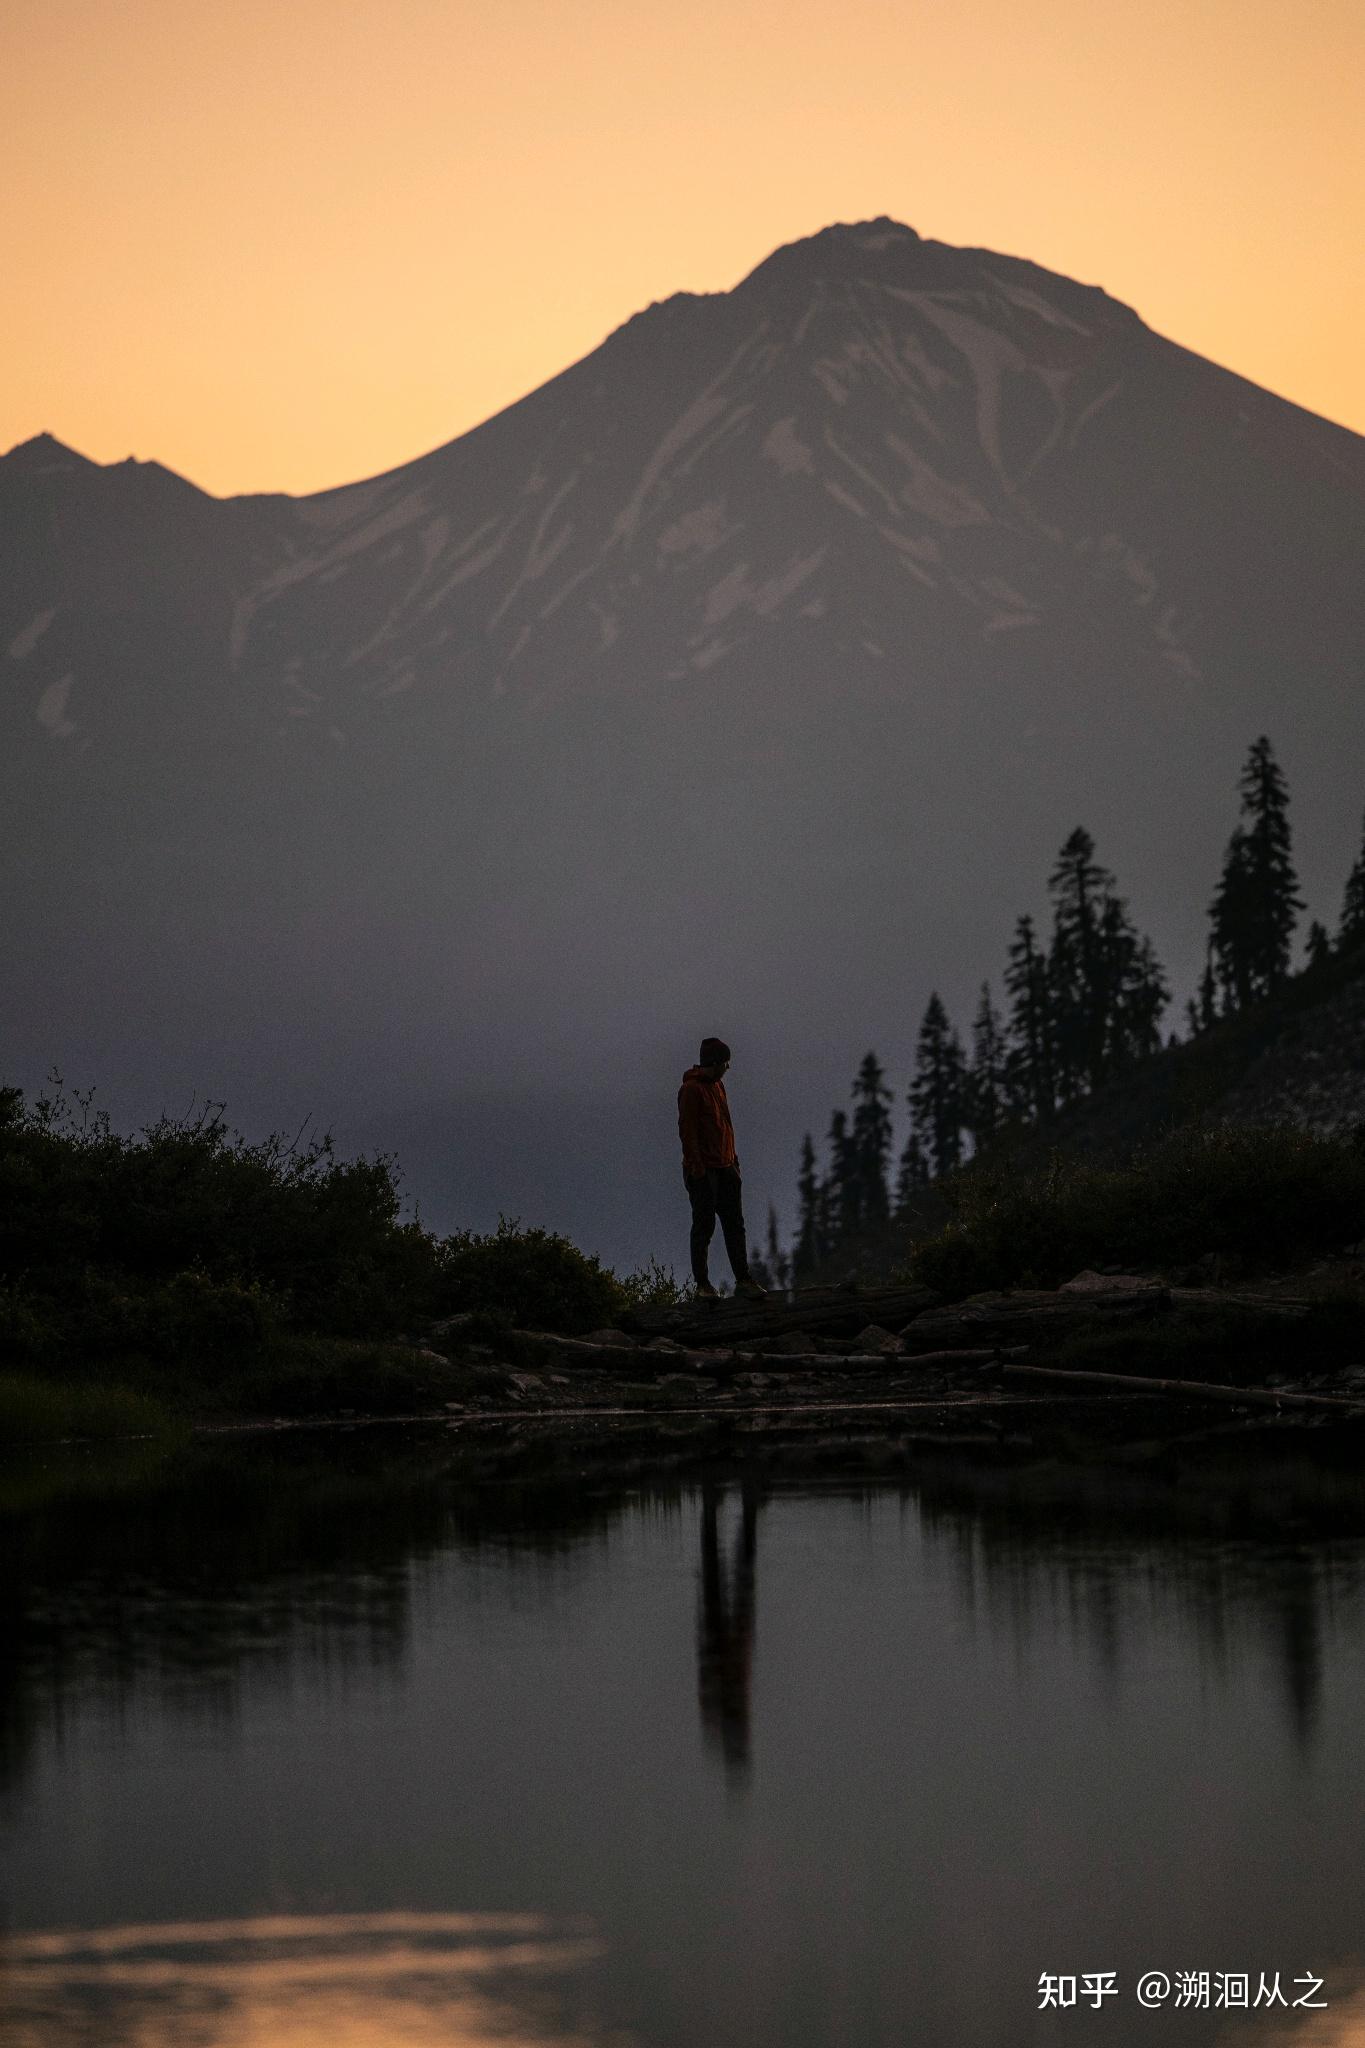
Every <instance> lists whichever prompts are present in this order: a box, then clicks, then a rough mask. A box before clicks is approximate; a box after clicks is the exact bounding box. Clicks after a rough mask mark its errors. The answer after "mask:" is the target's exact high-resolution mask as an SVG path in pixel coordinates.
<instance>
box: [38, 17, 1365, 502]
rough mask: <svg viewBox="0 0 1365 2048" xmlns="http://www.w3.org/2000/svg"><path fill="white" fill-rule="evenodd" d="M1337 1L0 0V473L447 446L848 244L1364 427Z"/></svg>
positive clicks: (327, 457)
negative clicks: (1017, 289)
mask: <svg viewBox="0 0 1365 2048" xmlns="http://www.w3.org/2000/svg"><path fill="white" fill-rule="evenodd" d="M1362 79H1365V6H1362V4H1361V0H1150V4H1147V5H1143V6H1123V5H1108V4H1105V0H933V4H921V0H908V4H907V0H898V4H890V0H845V4H842V5H835V4H831V0H788V4H785V5H782V6H778V5H775V4H760V0H738V4H735V0H728V4H720V0H698V4H694V5H692V6H691V7H687V8H680V7H676V6H673V5H669V6H663V5H658V4H652V0H577V4H573V5H571V4H567V0H481V4H477V5H468V4H451V0H7V4H6V5H5V6H4V7H3V9H0V193H2V194H3V200H2V201H0V274H2V275H3V277H4V305H5V320H4V343H3V345H4V352H5V374H4V377H3V379H0V449H4V448H8V447H9V446H10V445H11V444H12V443H14V442H15V441H19V440H23V439H25V438H27V437H28V436H29V435H30V434H34V433H37V432H39V431H40V430H42V429H44V428H46V429H49V430H50V431H51V432H53V433H55V434H57V435H59V436H60V437H61V438H62V439H63V440H66V441H69V442H71V443H72V444H73V445H74V446H76V447H78V448H80V449H81V450H82V451H83V452H85V453H86V454H88V455H91V456H94V457H95V458H97V459H98V460H100V461H104V462H108V461H114V460H119V459H121V458H122V457H124V456H126V455H128V454H135V455H138V456H140V457H143V458H146V457H152V456H155V457H156V458H157V459H159V460H160V461H162V462H165V463H167V464H168V465H169V466H170V467H172V468H174V469H177V470H179V471H181V472H182V473H183V474H184V475H186V476H189V477H191V478H192V479H193V480H194V481H195V482H196V483H199V484H201V485H203V486H204V488H205V489H208V490H211V491H214V492H219V493H229V492H234V491H247V490H287V491H296V492H298V491H310V490H318V489H322V488H325V487H327V486H329V485H332V484H339V483H345V482H349V481H351V480H352V479H355V478H358V477H362V476H366V475H370V474H373V473H374V472H376V471H379V470H382V469H386V468H391V467H393V466H394V465H395V464H397V463H401V462H404V461H407V460H408V459H409V458H411V457H413V456H415V455H418V454H420V453H422V452H423V451H425V450H426V449H428V448H430V447H433V446H435V445H437V444H438V443H440V442H442V441H446V440H449V439H451V438H452V437H453V436H454V435H456V434H458V433H461V432H462V431H464V430H465V429H466V428H468V427H471V426H474V425H476V424H477V423H478V421H479V420H481V419H484V418H486V417H487V416H488V415H489V414H490V413H492V412H495V411H497V410H498V409H499V408H500V407H501V406H503V405H506V404H508V403H509V402H511V401H512V400H513V399H515V398H518V397H520V396H521V395H522V394H523V393H524V392H526V391H528V390H530V389H531V388H532V387H533V386H534V385H536V384H538V383H540V382H542V381H543V380H544V379H545V378H547V377H549V376H552V375H553V374H554V373H555V372H556V371H558V370H560V369H563V368H564V367H565V366H566V365H567V364H568V363H569V362H571V361H573V360H574V359H575V358H576V357H578V356H581V355H583V354H585V353H586V352H587V351H588V350H589V349H591V348H593V347H595V346H596V344H597V343H598V342H599V341H600V340H602V338H603V337H604V335H606V334H607V333H608V332H609V331H610V330H611V329H612V328H613V327H615V326H617V325H619V324H620V322H621V321H622V320H624V319H626V318H627V317H628V316H629V315H630V314H631V313H632V312H634V311H636V310H638V309H639V308H640V307H641V306H644V305H646V304H648V302H649V301H650V300H651V299H656V298H661V297H665V296H667V295H668V294H669V293H670V292H673V291H676V290H679V289H687V290H693V291H714V290H721V289H725V288H728V287H729V286H731V285H733V284H735V283H736V282H738V280H739V279H740V278H741V277H742V276H743V275H744V274H745V273H746V272H747V271H748V270H750V269H752V268H753V266H754V265H755V264H756V263H757V262H759V261H760V260H761V259H762V258H763V257H764V256H765V255H766V254H767V253H768V252H769V250H771V249H772V248H773V247H775V246H776V245H777V244H778V243H781V242H786V241H791V240H794V239H795V238H797V237H799V236H801V235H805V234H808V233H811V232H813V231H814V230H815V229H817V228H819V227H823V226H825V225H827V224H828V223H829V222H831V221H834V220H855V219H862V218H866V217H869V216H872V215H875V214H881V213H887V214H891V215H893V216H894V217H896V218H897V219H900V220H903V221H906V222H908V223H909V224H910V225H911V226H912V227H915V228H917V229H918V230H919V231H920V233H921V234H923V235H926V236H932V237H935V238H937V239H939V240H942V241H948V242H956V243H964V244H976V245H981V246H985V247H988V248H993V249H999V250H1004V251H1006V252H1007V253H1009V254H1012V255H1018V256H1027V257H1030V258H1032V259H1033V260H1034V261H1036V262H1039V263H1042V264H1045V265H1047V266H1048V267H1050V268H1052V269H1056V270H1060V271H1064V272H1066V273H1067V274H1068V275H1070V276H1072V277H1076V278H1079V279H1081V280H1082V281H1084V282H1086V283H1091V284H1102V285H1104V286H1105V288H1106V289H1107V290H1109V291H1110V292H1112V293H1113V294H1114V295H1115V296H1116V297H1118V298H1121V299H1124V300H1126V301H1127V302H1128V303H1129V304H1130V305H1132V306H1134V307H1136V308H1137V310H1138V311H1139V312H1140V313H1141V314H1142V315H1143V317H1144V319H1146V320H1147V322H1148V323H1149V325H1151V326H1153V327H1155V328H1156V329H1158V330H1159V331H1160V332H1161V333H1163V334H1167V335H1170V336H1171V337H1172V338H1173V339H1175V340H1177V341H1180V342H1183V343H1184V344H1186V346H1188V347H1190V348H1193V349H1197V350H1198V351H1199V352H1200V353H1201V354H1204V355H1207V356H1210V357H1212V358H1213V359H1214V360H1215V361H1216V362H1219V363H1223V364H1226V365H1227V366H1228V367H1230V368H1232V369H1235V370H1238V371H1241V372H1242V373H1243V374H1244V375H1245V376H1248V377H1251V378H1254V379H1255V380H1256V381H1257V382H1258V383H1261V384H1264V385H1267V386H1269V388H1270V389H1271V390H1273V391H1277V392H1280V393H1282V394H1283V395H1285V396H1286V397H1289V398H1293V399H1295V400H1297V401H1298V402H1299V403H1300V404H1302V405H1305V406H1309V407H1311V408H1312V409H1314V410H1315V411H1318V412H1322V413H1325V414H1326V415H1327V416H1328V417H1329V418H1331V419H1334V420H1338V421H1341V422H1342V423H1344V424H1345V425H1347V426H1351V427H1354V428H1355V429H1357V431H1361V430H1365V345H1362V336H1363V335H1365V121H1363V120H1362V91H1361V81H1362Z"/></svg>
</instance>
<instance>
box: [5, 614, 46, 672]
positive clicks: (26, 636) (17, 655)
mask: <svg viewBox="0 0 1365 2048" xmlns="http://www.w3.org/2000/svg"><path fill="white" fill-rule="evenodd" d="M56 616H57V607H56V606H55V605H50V606H49V607H48V609H47V610H46V611H45V612H39V613H38V615H37V617H36V618H33V619H30V621H29V623H28V624H27V625H26V626H25V627H24V630H23V632H22V633H16V634H15V636H14V638H13V639H12V640H11V641H10V643H9V658H10V660H11V661H22V660H23V659H24V658H25V656H26V655H29V654H32V652H33V650H34V648H35V647H36V646H37V645H38V642H39V641H40V640H41V639H42V637H43V635H44V633H45V632H46V631H47V629H48V627H49V626H50V625H51V624H52V621H53V620H54V619H55V618H56Z"/></svg>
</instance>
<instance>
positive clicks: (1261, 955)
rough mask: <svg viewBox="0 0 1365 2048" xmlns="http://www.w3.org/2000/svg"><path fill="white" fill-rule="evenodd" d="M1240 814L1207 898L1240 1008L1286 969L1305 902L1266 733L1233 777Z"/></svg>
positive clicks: (1225, 985) (1275, 983)
mask: <svg viewBox="0 0 1365 2048" xmlns="http://www.w3.org/2000/svg"><path fill="white" fill-rule="evenodd" d="M1237 786H1238V789H1239V791H1240V793H1241V804H1242V815H1243V817H1244V818H1245V819H1247V820H1248V821H1249V822H1248V823H1246V824H1243V825H1238V827H1237V828H1236V830H1235V831H1234V832H1233V835H1232V837H1231V839H1230V840H1229V841H1228V848H1227V852H1226V854H1225V855H1224V857H1223V873H1222V876H1221V877H1220V879H1219V883H1218V888H1217V891H1216V892H1215V895H1214V899H1213V902H1212V903H1211V904H1210V906H1209V916H1210V919H1211V920H1212V925H1211V934H1210V939H1211V945H1212V949H1213V956H1214V962H1215V967H1216V971H1217V975H1218V982H1219V986H1220V987H1221V989H1222V991H1223V999H1224V1006H1225V1008H1229V1009H1243V1008H1245V1006H1246V1005H1247V1004H1248V1003H1250V1002H1255V1001H1256V1000H1257V999H1258V998H1259V997H1261V996H1266V995H1270V994H1272V993H1273V992H1274V990H1275V989H1277V988H1279V987H1280V986H1281V985H1282V984H1283V983H1284V982H1285V981H1286V980H1287V979H1288V977H1289V958H1290V945H1291V941H1292V939H1293V936H1294V926H1295V924H1296V923H1297V921H1298V913H1299V912H1300V911H1301V910H1302V909H1303V907H1304V905H1303V898H1302V897H1301V896H1300V895H1299V887H1298V878H1297V876H1296V875H1295V873H1294V863H1293V860H1292V859H1291V856H1290V831H1289V791H1288V787H1287V785H1286V783H1285V779H1284V775H1283V772H1282V771H1281V769H1280V767H1279V765H1278V763H1277V762H1276V760H1275V755H1274V752H1273V750H1272V748H1271V745H1270V741H1269V740H1268V739H1267V738H1266V737H1265V735H1264V733H1263V734H1262V735H1261V737H1260V739H1258V740H1256V741H1255V742H1254V744H1253V745H1252V748H1251V751H1250V753H1249V754H1248V755H1247V760H1246V766H1245V767H1244V768H1243V770H1242V773H1241V776H1240V778H1239V781H1238V785H1237Z"/></svg>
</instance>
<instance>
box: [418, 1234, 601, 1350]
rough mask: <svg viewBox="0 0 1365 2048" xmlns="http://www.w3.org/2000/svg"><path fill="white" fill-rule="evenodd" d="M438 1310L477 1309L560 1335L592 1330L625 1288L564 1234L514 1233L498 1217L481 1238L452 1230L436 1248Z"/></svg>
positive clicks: (599, 1324)
mask: <svg viewBox="0 0 1365 2048" xmlns="http://www.w3.org/2000/svg"><path fill="white" fill-rule="evenodd" d="M440 1302H441V1313H442V1314H443V1315H460V1314H463V1313H466V1312H468V1311H471V1310H480V1311H484V1312H487V1313H491V1314H494V1315H504V1316H509V1317H510V1318H511V1319H512V1321H513V1323H515V1324H519V1325H520V1327H521V1328H522V1329H526V1330H558V1331H562V1332H563V1333H564V1334H566V1335H568V1336H574V1335H579V1334H581V1333H582V1332H583V1331H585V1330H594V1329H598V1328H600V1327H601V1326H602V1325H603V1324H604V1323H609V1322H610V1321H611V1320H612V1318H613V1317H614V1316H615V1315H617V1314H618V1313H619V1312H620V1310H621V1308H622V1307H623V1306H624V1305H625V1290H624V1289H623V1288H622V1286H621V1283H620V1282H619V1281H618V1280H617V1279H616V1277H615V1275H614V1274H612V1273H610V1272H608V1271H607V1270H606V1268H605V1267H603V1266H602V1265H601V1264H600V1263H599V1262H598V1260H597V1259H595V1258H591V1257H589V1256H588V1254H587V1253H585V1252H581V1251H579V1249H578V1247H577V1246H576V1245H573V1244H570V1242H569V1240H568V1238H566V1237H556V1236H554V1235H552V1234H551V1233H550V1232H549V1231H545V1230H522V1229H521V1228H520V1226H519V1224H518V1223H517V1221H516V1219H515V1218H513V1219H510V1220H509V1219H508V1218H507V1217H503V1218H502V1219H501V1220H500V1221H499V1224H498V1227H497V1229H496V1231H493V1232H491V1233H490V1234H489V1235H488V1236H486V1237H478V1236H475V1235H474V1233H473V1232H472V1231H460V1232H458V1233H457V1234H456V1235H455V1236H454V1237H448V1238H446V1239H445V1240H444V1242H443V1243H442V1245H441V1278H440Z"/></svg>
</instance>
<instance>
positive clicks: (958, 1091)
mask: <svg viewBox="0 0 1365 2048" xmlns="http://www.w3.org/2000/svg"><path fill="white" fill-rule="evenodd" d="M966 1078H967V1063H966V1060H965V1059H964V1057H963V1053H962V1044H961V1041H960V1040H959V1038H958V1035H957V1033H956V1032H955V1031H954V1030H953V1028H952V1026H951V1025H950V1024H949V1022H948V1013H947V1011H946V1010H945V1009H944V1007H943V1004H942V1003H941V1002H940V1000H939V998H938V995H937V993H935V994H934V995H931V996H930V998H929V1002H928V1006H927V1008H926V1009H925V1012H924V1021H923V1022H922V1024H921V1025H920V1030H919V1040H918V1042H917V1044H916V1047H915V1078H914V1080H913V1081H912V1082H911V1083H910V1093H909V1103H910V1113H911V1116H912V1117H913V1119H914V1128H915V1133H916V1136H917V1137H918V1138H919V1140H920V1143H921V1144H922V1145H923V1147H924V1149H925V1151H926V1153H927V1154H928V1156H929V1164H930V1166H931V1167H932V1168H933V1171H934V1173H935V1174H943V1173H948V1172H949V1171H950V1170H951V1169H952V1168H953V1167H955V1166H959V1165H960V1164H961V1162H962V1129H963V1125H964V1124H965V1122H966V1109H967V1104H966V1100H965V1096H966Z"/></svg>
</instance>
